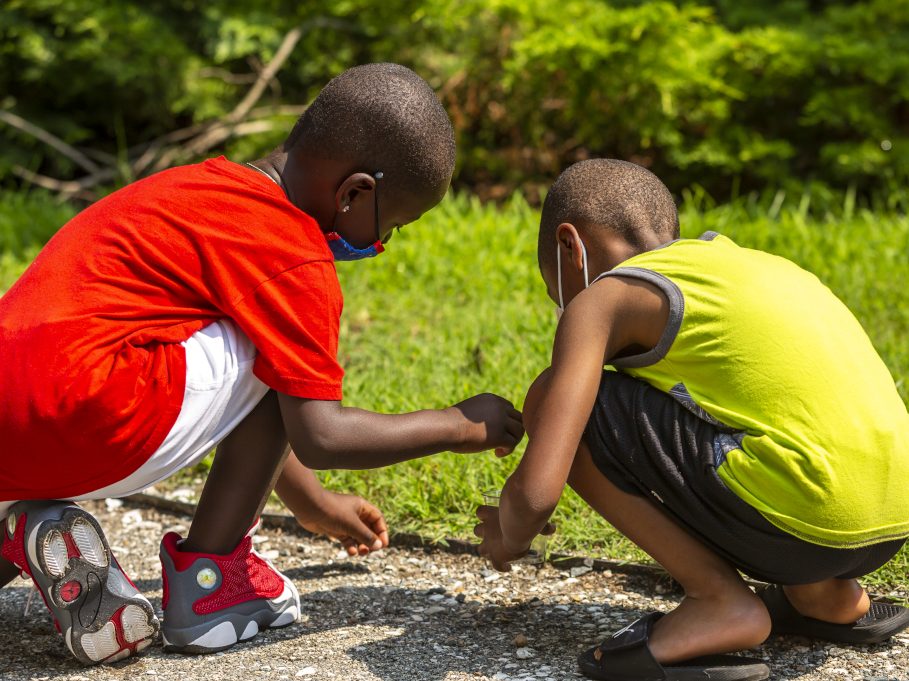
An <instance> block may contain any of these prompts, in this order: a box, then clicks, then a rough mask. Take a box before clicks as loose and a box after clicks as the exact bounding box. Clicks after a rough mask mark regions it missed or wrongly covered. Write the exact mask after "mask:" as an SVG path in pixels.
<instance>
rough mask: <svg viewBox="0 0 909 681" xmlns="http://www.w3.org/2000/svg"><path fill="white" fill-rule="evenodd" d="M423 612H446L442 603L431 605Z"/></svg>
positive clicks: (435, 613) (434, 613) (432, 613)
mask: <svg viewBox="0 0 909 681" xmlns="http://www.w3.org/2000/svg"><path fill="white" fill-rule="evenodd" d="M423 612H425V613H426V614H427V615H438V614H439V613H440V612H445V608H443V607H442V606H440V605H431V606H429V607H428V608H426V610H424V611H423Z"/></svg>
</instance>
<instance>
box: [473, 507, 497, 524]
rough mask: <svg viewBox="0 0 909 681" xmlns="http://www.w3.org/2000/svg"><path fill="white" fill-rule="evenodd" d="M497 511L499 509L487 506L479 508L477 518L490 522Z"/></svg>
mask: <svg viewBox="0 0 909 681" xmlns="http://www.w3.org/2000/svg"><path fill="white" fill-rule="evenodd" d="M497 510H498V509H496V507H495V506H486V505H483V506H478V507H477V518H479V519H480V520H484V521H485V520H489V519H491V518H492V517H493V516H494V515H495V513H496V511H497Z"/></svg>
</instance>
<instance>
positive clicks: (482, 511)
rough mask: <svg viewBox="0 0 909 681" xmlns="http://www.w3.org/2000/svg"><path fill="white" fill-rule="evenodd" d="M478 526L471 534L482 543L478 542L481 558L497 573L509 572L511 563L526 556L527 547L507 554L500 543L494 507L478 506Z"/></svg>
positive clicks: (499, 529)
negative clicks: (484, 558)
mask: <svg viewBox="0 0 909 681" xmlns="http://www.w3.org/2000/svg"><path fill="white" fill-rule="evenodd" d="M477 518H479V519H480V524H479V525H477V526H476V527H475V528H473V533H474V534H475V535H477V536H478V537H479V538H480V539H482V540H483V541H481V542H480V547H479V549H478V550H479V552H480V555H481V556H484V557H486V558H489V561H490V562H491V563H492V567H494V568H495V569H496V570H498V571H499V572H510V571H511V561H513V560H517V559H518V558H521V557H522V556H524V555H526V554H527V551H528V549H529V548H530V547H529V546H528V547H527V548H526V549H524V550H523V551H519V552H518V553H511V552H509V551H508V550H507V549H506V548H505V546H504V544H503V543H502V528H501V527H500V526H499V509H498V508H496V507H495V506H480V507H479V508H478V509H477Z"/></svg>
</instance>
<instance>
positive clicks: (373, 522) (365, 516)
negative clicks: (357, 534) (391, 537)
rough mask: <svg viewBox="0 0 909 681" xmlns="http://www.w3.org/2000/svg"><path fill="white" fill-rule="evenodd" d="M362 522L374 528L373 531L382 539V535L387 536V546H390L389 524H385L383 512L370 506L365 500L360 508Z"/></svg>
mask: <svg viewBox="0 0 909 681" xmlns="http://www.w3.org/2000/svg"><path fill="white" fill-rule="evenodd" d="M359 515H360V520H362V521H363V522H364V523H366V524H367V525H368V526H369V527H371V528H372V531H373V532H375V533H376V535H378V536H379V537H380V538H381V537H382V535H383V534H384V535H385V546H388V523H386V522H385V516H383V515H382V511H380V510H379V509H378V508H376V507H375V506H373V505H372V504H370V503H369V502H368V501H366V500H363V501H362V504H361V506H360V514H359Z"/></svg>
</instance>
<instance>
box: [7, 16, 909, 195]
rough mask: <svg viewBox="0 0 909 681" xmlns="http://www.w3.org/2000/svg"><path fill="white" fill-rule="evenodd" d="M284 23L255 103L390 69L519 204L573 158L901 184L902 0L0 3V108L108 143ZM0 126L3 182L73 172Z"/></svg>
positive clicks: (907, 147)
mask: <svg viewBox="0 0 909 681" xmlns="http://www.w3.org/2000/svg"><path fill="white" fill-rule="evenodd" d="M298 25H300V26H303V27H304V28H305V29H306V34H305V36H304V38H303V40H302V41H301V42H300V44H299V45H298V47H297V48H296V51H295V53H294V55H293V56H292V58H291V60H290V61H289V62H288V64H287V65H286V66H285V68H284V70H283V71H282V73H281V75H280V79H279V84H278V85H276V86H275V87H274V88H273V90H272V92H270V93H269V94H268V97H267V99H268V100H269V101H270V102H271V103H279V102H287V103H291V104H300V103H305V102H307V101H309V100H311V98H312V97H313V96H314V95H315V94H316V93H317V92H318V90H319V89H320V87H321V86H322V85H323V84H324V83H325V82H326V81H327V80H328V79H329V78H330V77H331V76H333V75H335V74H337V73H338V72H340V71H341V70H343V69H344V68H346V67H349V66H352V65H354V64H358V63H363V62H368V61H397V62H400V63H404V64H407V65H408V66H411V67H413V68H414V69H415V70H417V71H418V72H419V73H421V74H422V75H423V76H424V77H426V78H427V79H428V80H429V81H430V83H431V84H432V85H433V86H434V87H436V88H437V89H438V91H439V94H440V96H441V97H442V99H443V100H444V102H445V104H446V107H447V108H448V110H449V112H450V114H451V116H452V119H453V121H454V123H455V126H456V129H457V133H458V137H459V142H460V149H461V158H460V163H459V170H458V176H457V182H458V184H459V185H461V186H465V185H467V186H471V187H474V188H477V189H479V190H481V191H482V192H483V194H484V195H486V196H492V197H504V196H507V195H509V194H510V193H511V191H512V190H513V189H514V188H515V187H525V188H526V189H527V190H528V191H527V195H528V196H530V197H531V198H533V199H535V198H537V195H536V192H534V190H533V187H534V186H535V185H536V186H543V185H545V184H547V183H548V182H549V181H551V179H552V178H553V176H554V175H555V174H557V173H558V171H559V170H561V169H562V168H563V167H564V166H565V165H567V164H568V163H570V162H572V161H574V160H578V159H581V158H586V157H589V156H614V157H621V158H626V159H630V160H634V161H637V162H639V163H642V164H643V165H646V166H648V167H651V168H652V169H654V170H655V171H656V172H657V173H658V174H660V175H661V176H663V177H665V178H666V179H667V181H668V182H669V184H670V185H671V186H675V187H685V186H689V187H690V186H694V185H701V186H704V187H706V188H708V189H709V190H710V191H711V192H712V193H714V194H716V195H719V196H724V197H725V196H729V195H730V192H731V187H732V180H733V178H735V186H736V187H740V188H744V189H751V188H761V187H764V186H768V185H772V186H774V187H777V186H780V185H782V186H784V187H786V188H791V187H792V186H797V185H800V184H801V183H803V182H806V181H812V182H815V183H824V184H827V185H830V186H834V187H840V188H846V187H848V186H855V187H856V188H857V189H858V190H859V192H860V193H862V194H868V193H876V192H877V193H886V192H887V191H889V190H890V189H892V188H893V187H896V186H899V185H900V183H902V182H904V181H905V180H906V179H907V178H909V104H907V102H909V52H907V51H906V50H905V49H904V46H905V45H906V44H909V0H864V1H846V0H840V1H837V2H816V1H814V0H779V1H777V2H770V3H768V2H759V1H758V0H746V1H743V2H733V1H732V0H694V1H692V2H687V1H686V2H668V1H666V0H650V1H644V0H613V2H603V1H602V0H565V1H564V2H559V3H554V2H550V1H549V0H463V1H459V2H453V1H452V0H386V1H385V2H382V3H371V2H367V1H366V0H341V1H333V2H326V1H325V0H313V1H312V2H307V3H297V2H291V1H290V0H265V1H259V0H256V1H255V2H253V1H252V0H231V1H229V2H223V3H202V2H196V1H194V0H142V1H140V0H93V1H92V2H89V0H8V1H7V2H5V3H4V4H3V6H2V7H0V92H2V93H5V96H4V98H3V99H2V100H0V106H2V107H4V108H9V109H11V110H13V111H15V112H17V113H18V114H20V115H22V116H24V117H26V118H28V119H29V120H31V121H34V122H36V123H38V124H39V125H42V126H43V127H45V128H47V129H49V130H51V131H53V132H54V133H56V134H58V135H60V136H61V137H63V138H64V139H66V140H67V141H68V142H70V143H73V144H76V145H81V146H83V147H89V148H93V149H97V150H101V151H104V152H106V153H108V154H117V153H122V151H123V149H124V148H125V147H128V146H131V145H134V144H136V143H138V142H143V141H148V140H149V139H151V138H154V137H155V136H157V135H160V134H162V133H164V132H166V131H169V130H173V129H175V128H179V127H182V126H186V125H190V124H192V123H197V122H199V121H202V120H206V119H210V118H212V117H218V116H221V115H223V114H224V113H225V112H226V111H229V110H230V108H231V107H232V106H233V104H234V103H236V102H237V101H238V100H239V99H240V97H242V95H243V93H244V92H245V90H246V88H248V87H249V84H250V77H251V76H253V77H254V75H255V72H256V71H257V70H258V69H260V68H261V66H262V64H263V63H264V62H267V60H268V59H269V58H270V57H271V56H272V55H273V54H274V51H275V49H276V48H277V46H278V44H279V43H280V41H281V38H282V36H283V35H284V34H285V33H286V31H287V30H289V29H290V28H291V27H293V26H298ZM291 122H292V121H286V123H287V127H288V128H289V127H290V124H291ZM282 138H283V133H279V132H271V133H265V134H263V135H260V136H258V137H254V138H250V139H243V140H242V141H241V142H239V143H233V146H229V147H228V149H227V151H228V152H229V153H236V154H242V155H244V156H251V155H256V154H260V153H262V152H264V151H266V150H267V149H268V148H270V147H271V146H273V145H275V144H277V143H279V142H280V141H281V139H282ZM0 139H2V140H3V142H4V144H5V148H6V151H5V153H4V154H3V155H2V157H0V178H3V177H4V176H6V178H7V179H6V182H10V181H11V179H10V177H9V174H8V173H9V169H10V168H11V167H12V166H13V165H14V164H19V165H23V166H26V167H29V168H31V169H33V170H41V171H43V172H46V173H48V174H50V175H53V176H58V177H60V176H66V175H67V173H68V172H70V171H71V167H70V165H69V162H68V161H66V160H65V159H61V158H59V157H58V156H57V155H55V154H54V153H53V152H51V153H48V150H47V149H46V148H44V147H43V146H41V145H40V143H38V142H36V141H35V140H33V139H31V138H28V137H26V136H24V135H22V133H20V132H18V131H15V130H12V129H9V128H6V127H2V128H0ZM126 179H128V178H126Z"/></svg>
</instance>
